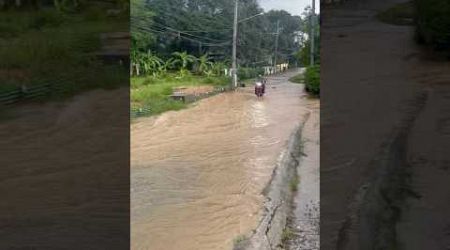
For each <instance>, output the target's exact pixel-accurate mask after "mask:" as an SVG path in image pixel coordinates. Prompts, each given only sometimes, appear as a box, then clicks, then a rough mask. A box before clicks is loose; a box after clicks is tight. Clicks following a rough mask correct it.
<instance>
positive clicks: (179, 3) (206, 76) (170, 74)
mask: <svg viewBox="0 0 450 250" xmlns="http://www.w3.org/2000/svg"><path fill="white" fill-rule="evenodd" d="M308 11H309V10H305V14H304V15H303V16H302V17H300V16H292V15H291V14H289V13H288V12H286V11H269V12H264V11H263V9H262V8H261V7H260V6H259V4H258V1H256V0H241V1H240V5H239V20H243V21H242V22H239V26H238V30H239V32H238V47H237V58H238V78H239V79H240V80H245V79H251V78H254V77H256V76H257V75H259V74H264V70H263V68H262V66H272V65H273V62H274V59H275V58H274V55H275V53H274V52H275V40H276V33H277V23H278V25H279V28H280V29H279V37H278V53H277V58H276V60H277V62H278V63H286V62H289V63H291V64H298V63H300V64H301V62H302V61H301V60H300V57H301V56H300V55H301V53H299V51H300V50H301V49H302V48H303V47H304V43H305V42H306V41H305V40H306V39H305V36H304V33H306V32H307V31H308V29H307V24H308V20H309V12H308ZM233 19H234V1H229V0H215V1H211V0H195V1H194V0H188V1H186V0H132V1H131V36H132V43H131V62H132V64H131V73H132V79H131V83H132V86H131V89H132V90H131V101H132V104H131V105H132V107H133V108H134V109H142V108H149V109H150V110H151V111H152V114H157V113H161V112H163V111H166V110H176V109H179V108H182V107H184V105H183V104H181V103H178V102H175V101H173V100H170V98H169V96H170V95H171V93H172V92H173V90H174V88H176V87H180V86H183V87H192V86H199V85H209V86H214V87H216V86H225V85H227V84H229V83H230V82H231V79H230V78H228V77H226V76H225V72H226V71H227V70H228V69H229V68H230V67H231V51H232V33H233V29H232V28H233Z"/></svg>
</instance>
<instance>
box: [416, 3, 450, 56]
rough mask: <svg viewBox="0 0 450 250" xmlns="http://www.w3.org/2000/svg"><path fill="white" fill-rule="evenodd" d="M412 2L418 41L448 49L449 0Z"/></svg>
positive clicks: (449, 47)
mask: <svg viewBox="0 0 450 250" xmlns="http://www.w3.org/2000/svg"><path fill="white" fill-rule="evenodd" d="M414 3H415V7H416V12H417V16H416V25H417V38H418V41H419V42H422V43H426V44H430V45H432V46H433V47H434V48H436V49H439V50H447V51H448V50H450V1H448V0H414ZM449 55H450V54H449Z"/></svg>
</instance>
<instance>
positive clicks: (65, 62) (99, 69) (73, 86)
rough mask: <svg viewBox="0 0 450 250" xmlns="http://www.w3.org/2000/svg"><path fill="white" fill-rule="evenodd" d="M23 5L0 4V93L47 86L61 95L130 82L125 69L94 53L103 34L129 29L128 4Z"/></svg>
mask: <svg viewBox="0 0 450 250" xmlns="http://www.w3.org/2000/svg"><path fill="white" fill-rule="evenodd" d="M19 2H20V3H21V5H18V6H17V5H15V2H12V1H2V2H0V7H1V8H2V10H0V58H2V60H1V61H0V82H1V88H0V91H3V92H5V91H9V90H13V89H17V88H19V87H20V86H24V85H25V86H33V85H41V84H44V83H45V84H50V85H51V86H52V87H55V88H53V89H54V90H55V91H53V92H52V93H51V94H52V96H53V97H62V96H66V95H71V94H74V93H76V92H79V91H81V90H84V89H91V88H96V87H105V88H109V87H114V86H118V85H121V84H123V85H125V84H127V82H128V80H127V78H128V77H129V76H128V73H127V70H126V69H124V67H120V66H116V65H105V64H103V62H102V61H101V60H99V58H97V57H96V56H95V55H93V54H94V53H95V52H96V51H97V50H98V49H99V47H100V34H101V33H104V32H116V31H126V30H127V29H128V24H129V22H128V18H129V15H128V10H127V7H126V5H123V4H124V3H123V2H110V3H108V2H97V1H89V2H87V1H73V2H72V1H62V2H59V1H50V2H49V1H33V2H30V1H19ZM107 10H118V11H116V13H115V14H114V15H108V13H107ZM56 90H58V91H56Z"/></svg>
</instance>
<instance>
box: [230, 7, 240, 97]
mask: <svg viewBox="0 0 450 250" xmlns="http://www.w3.org/2000/svg"><path fill="white" fill-rule="evenodd" d="M238 8H239V0H235V6H234V24H233V56H232V60H233V62H232V66H231V67H232V69H231V76H232V77H233V81H232V88H236V87H237V62H236V53H237V29H238Z"/></svg>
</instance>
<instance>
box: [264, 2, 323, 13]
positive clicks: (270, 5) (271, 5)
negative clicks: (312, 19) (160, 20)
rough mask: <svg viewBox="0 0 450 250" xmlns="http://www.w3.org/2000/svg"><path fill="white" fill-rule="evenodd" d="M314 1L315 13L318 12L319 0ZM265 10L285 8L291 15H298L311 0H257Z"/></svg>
mask: <svg viewBox="0 0 450 250" xmlns="http://www.w3.org/2000/svg"><path fill="white" fill-rule="evenodd" d="M315 1H316V13H319V9H320V3H319V1H320V0H315ZM258 2H259V3H260V4H261V6H262V7H263V8H264V10H265V11H269V10H272V9H277V10H280V9H281V10H286V11H287V12H289V13H291V14H292V15H300V14H302V12H303V10H304V9H305V7H306V6H308V5H311V3H312V0H258Z"/></svg>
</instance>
